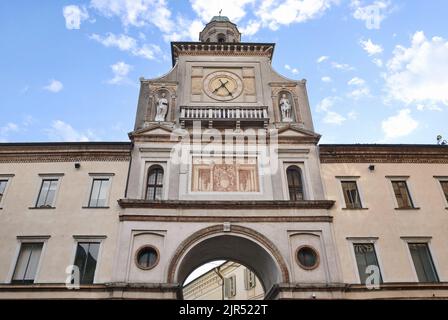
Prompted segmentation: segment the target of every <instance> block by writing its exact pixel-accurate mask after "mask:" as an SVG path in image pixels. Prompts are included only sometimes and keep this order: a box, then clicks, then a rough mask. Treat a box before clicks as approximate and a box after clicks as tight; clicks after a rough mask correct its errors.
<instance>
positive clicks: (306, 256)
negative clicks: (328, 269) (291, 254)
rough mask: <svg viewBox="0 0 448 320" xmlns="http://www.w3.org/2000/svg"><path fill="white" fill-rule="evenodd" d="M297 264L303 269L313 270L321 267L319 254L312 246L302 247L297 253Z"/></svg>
mask: <svg viewBox="0 0 448 320" xmlns="http://www.w3.org/2000/svg"><path fill="white" fill-rule="evenodd" d="M296 259H297V263H298V264H299V266H300V267H301V268H302V269H305V270H313V269H316V268H317V267H318V266H319V254H318V253H317V251H316V250H315V249H314V248H312V247H310V246H301V247H299V248H298V249H297V252H296Z"/></svg>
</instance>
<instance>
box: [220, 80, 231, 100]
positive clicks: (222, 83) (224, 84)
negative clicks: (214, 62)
mask: <svg viewBox="0 0 448 320" xmlns="http://www.w3.org/2000/svg"><path fill="white" fill-rule="evenodd" d="M219 82H221V87H224V88H225V89H226V90H227V92H228V93H229V96H231V97H233V95H232V93H231V92H230V90H229V89H228V88H227V86H226V84H227V83H229V81H226V82H222V80H221V79H219Z"/></svg>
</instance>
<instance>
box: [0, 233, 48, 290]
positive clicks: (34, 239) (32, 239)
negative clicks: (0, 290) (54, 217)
mask: <svg viewBox="0 0 448 320" xmlns="http://www.w3.org/2000/svg"><path fill="white" fill-rule="evenodd" d="M50 237H51V236H17V245H16V250H15V253H14V259H13V260H12V263H11V266H10V269H9V273H8V276H7V278H6V283H12V281H13V277H14V272H15V270H16V266H17V262H18V260H19V255H20V251H21V249H22V244H23V243H43V245H42V251H41V253H40V257H39V263H38V264H37V268H36V274H35V276H34V281H33V283H39V281H38V279H39V274H40V270H41V266H42V263H43V260H44V258H43V257H44V256H45V252H46V250H47V242H48V239H50Z"/></svg>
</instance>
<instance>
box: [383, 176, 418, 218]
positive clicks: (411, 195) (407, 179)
mask: <svg viewBox="0 0 448 320" xmlns="http://www.w3.org/2000/svg"><path fill="white" fill-rule="evenodd" d="M386 178H387V179H388V181H389V190H390V192H391V194H392V198H393V201H394V209H395V210H419V209H420V208H419V206H418V204H417V201H416V198H415V197H414V192H413V188H412V187H411V183H410V177H409V176H386ZM393 182H405V183H406V190H407V192H408V196H409V199H410V201H411V205H412V206H411V207H409V208H408V207H403V208H401V207H399V205H398V200H397V196H396V195H395V190H394V186H393Z"/></svg>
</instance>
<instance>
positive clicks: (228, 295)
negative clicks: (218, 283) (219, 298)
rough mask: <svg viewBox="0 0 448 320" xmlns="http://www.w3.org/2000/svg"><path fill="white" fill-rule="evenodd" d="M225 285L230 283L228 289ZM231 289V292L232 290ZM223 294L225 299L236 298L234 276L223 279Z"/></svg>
mask: <svg viewBox="0 0 448 320" xmlns="http://www.w3.org/2000/svg"><path fill="white" fill-rule="evenodd" d="M227 283H230V284H231V285H230V287H228V285H227ZM232 289H233V290H232ZM224 293H225V296H226V298H227V299H232V298H235V297H236V294H237V290H236V275H234V274H232V275H230V276H228V277H226V278H224Z"/></svg>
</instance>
